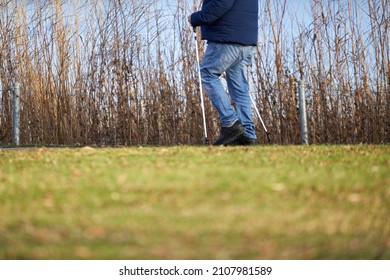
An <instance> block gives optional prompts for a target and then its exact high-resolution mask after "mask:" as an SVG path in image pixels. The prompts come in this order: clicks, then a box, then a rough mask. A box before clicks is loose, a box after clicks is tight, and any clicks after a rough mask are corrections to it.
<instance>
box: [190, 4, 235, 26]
mask: <svg viewBox="0 0 390 280" xmlns="http://www.w3.org/2000/svg"><path fill="white" fill-rule="evenodd" d="M234 2H235V0H213V1H210V2H208V3H207V4H206V5H205V6H203V7H202V10H201V11H199V12H195V13H193V14H192V15H191V18H190V20H191V21H190V23H191V25H192V26H194V27H195V26H201V25H210V24H212V23H213V22H215V21H216V20H218V19H219V18H220V17H222V16H223V15H224V14H225V13H226V12H227V11H229V10H230V8H231V7H233V4H234Z"/></svg>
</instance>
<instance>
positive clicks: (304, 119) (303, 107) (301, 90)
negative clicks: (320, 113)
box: [298, 80, 309, 145]
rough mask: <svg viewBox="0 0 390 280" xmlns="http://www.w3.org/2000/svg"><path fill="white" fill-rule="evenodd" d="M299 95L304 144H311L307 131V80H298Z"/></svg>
mask: <svg viewBox="0 0 390 280" xmlns="http://www.w3.org/2000/svg"><path fill="white" fill-rule="evenodd" d="M298 95H299V115H300V127H301V137H302V144H303V145H309V134H308V132H307V114H306V98H305V80H300V81H298Z"/></svg>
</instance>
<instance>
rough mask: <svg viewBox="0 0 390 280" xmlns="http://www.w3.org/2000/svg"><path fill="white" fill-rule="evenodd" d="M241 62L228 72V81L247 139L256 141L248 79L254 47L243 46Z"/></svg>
mask: <svg viewBox="0 0 390 280" xmlns="http://www.w3.org/2000/svg"><path fill="white" fill-rule="evenodd" d="M241 50H242V52H241V61H239V63H237V64H234V65H232V66H231V67H230V68H228V69H227V70H226V81H227V85H228V89H229V94H230V97H231V98H232V100H233V102H234V104H235V106H236V112H237V116H238V118H239V119H240V120H241V122H242V125H243V126H244V128H245V134H244V136H245V137H248V138H251V139H256V132H255V126H254V123H253V113H252V104H251V100H250V97H249V85H248V80H247V77H246V70H247V67H248V66H249V65H250V63H251V60H252V52H253V47H250V46H249V47H246V46H245V47H244V46H242V49H241Z"/></svg>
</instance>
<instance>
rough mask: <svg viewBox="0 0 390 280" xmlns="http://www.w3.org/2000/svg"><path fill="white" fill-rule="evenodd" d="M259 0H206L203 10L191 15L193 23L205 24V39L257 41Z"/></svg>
mask: <svg viewBox="0 0 390 280" xmlns="http://www.w3.org/2000/svg"><path fill="white" fill-rule="evenodd" d="M258 1H259V0H204V2H203V5H202V10H201V11H199V12H196V13H193V14H192V15H191V24H192V26H194V27H196V26H201V30H202V39H203V40H208V41H212V42H220V43H237V44H241V45H256V44H257V31H258V11H259V2H258Z"/></svg>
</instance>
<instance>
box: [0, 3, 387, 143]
mask: <svg viewBox="0 0 390 280" xmlns="http://www.w3.org/2000/svg"><path fill="white" fill-rule="evenodd" d="M173 2H174V3H173ZM173 2H172V1H160V0H143V1H136V0H130V1H119V0H110V1H104V0H90V1H86V0H85V1H82V0H80V1H76V0H73V1H71V0H70V1H60V0H52V1H48V0H47V1H27V0H24V1H23V0H20V1H11V0H0V98H1V100H0V143H3V144H5V143H11V141H12V84H13V82H14V81H18V82H20V83H21V143H22V144H65V145H91V144H96V145H134V144H160V145H166V144H168V145H171V144H200V143H202V137H203V130H202V117H201V109H200V102H199V90H198V84H197V76H196V62H195V61H196V59H195V54H194V47H195V46H194V41H193V35H192V30H191V29H190V28H189V26H188V24H187V16H188V15H189V14H190V13H191V12H192V11H193V10H194V9H195V6H196V7H197V6H198V1H183V0H176V1H173ZM288 2H289V1H286V0H267V1H261V3H260V14H259V19H260V20H259V23H260V28H259V44H258V47H257V52H256V55H255V59H254V61H253V66H252V68H251V71H250V73H248V74H249V77H250V80H251V92H252V94H253V95H254V97H255V99H256V102H257V104H258V108H259V109H260V112H261V114H262V116H263V118H264V121H265V123H266V124H267V126H268V128H269V130H270V131H271V133H272V134H273V138H274V141H275V143H280V144H296V143H300V134H299V114H298V100H297V92H296V91H297V85H296V82H297V81H298V80H301V79H305V80H306V89H307V106H308V121H309V137H310V141H311V143H389V142H390V105H389V104H390V64H389V57H390V51H389V45H390V44H389V25H390V20H389V19H390V4H389V2H388V1H386V0H369V1H366V3H361V2H360V1H353V0H347V1H319V0H310V1H309V2H310V5H309V6H308V7H307V9H306V10H305V13H306V16H304V17H303V16H302V15H301V12H297V11H298V10H294V9H292V8H291V7H290V6H288V5H289V3H288ZM199 44H200V47H201V50H200V51H201V53H203V48H204V45H203V43H201V42H200V41H199ZM206 114H207V126H208V129H209V134H210V138H213V137H215V136H216V134H217V133H218V120H217V115H216V113H215V111H214V110H213V108H212V105H211V104H210V102H209V101H208V100H207V98H206ZM257 129H258V136H259V140H260V142H261V143H266V138H265V134H264V131H263V130H262V127H261V126H260V125H258V126H257Z"/></svg>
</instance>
